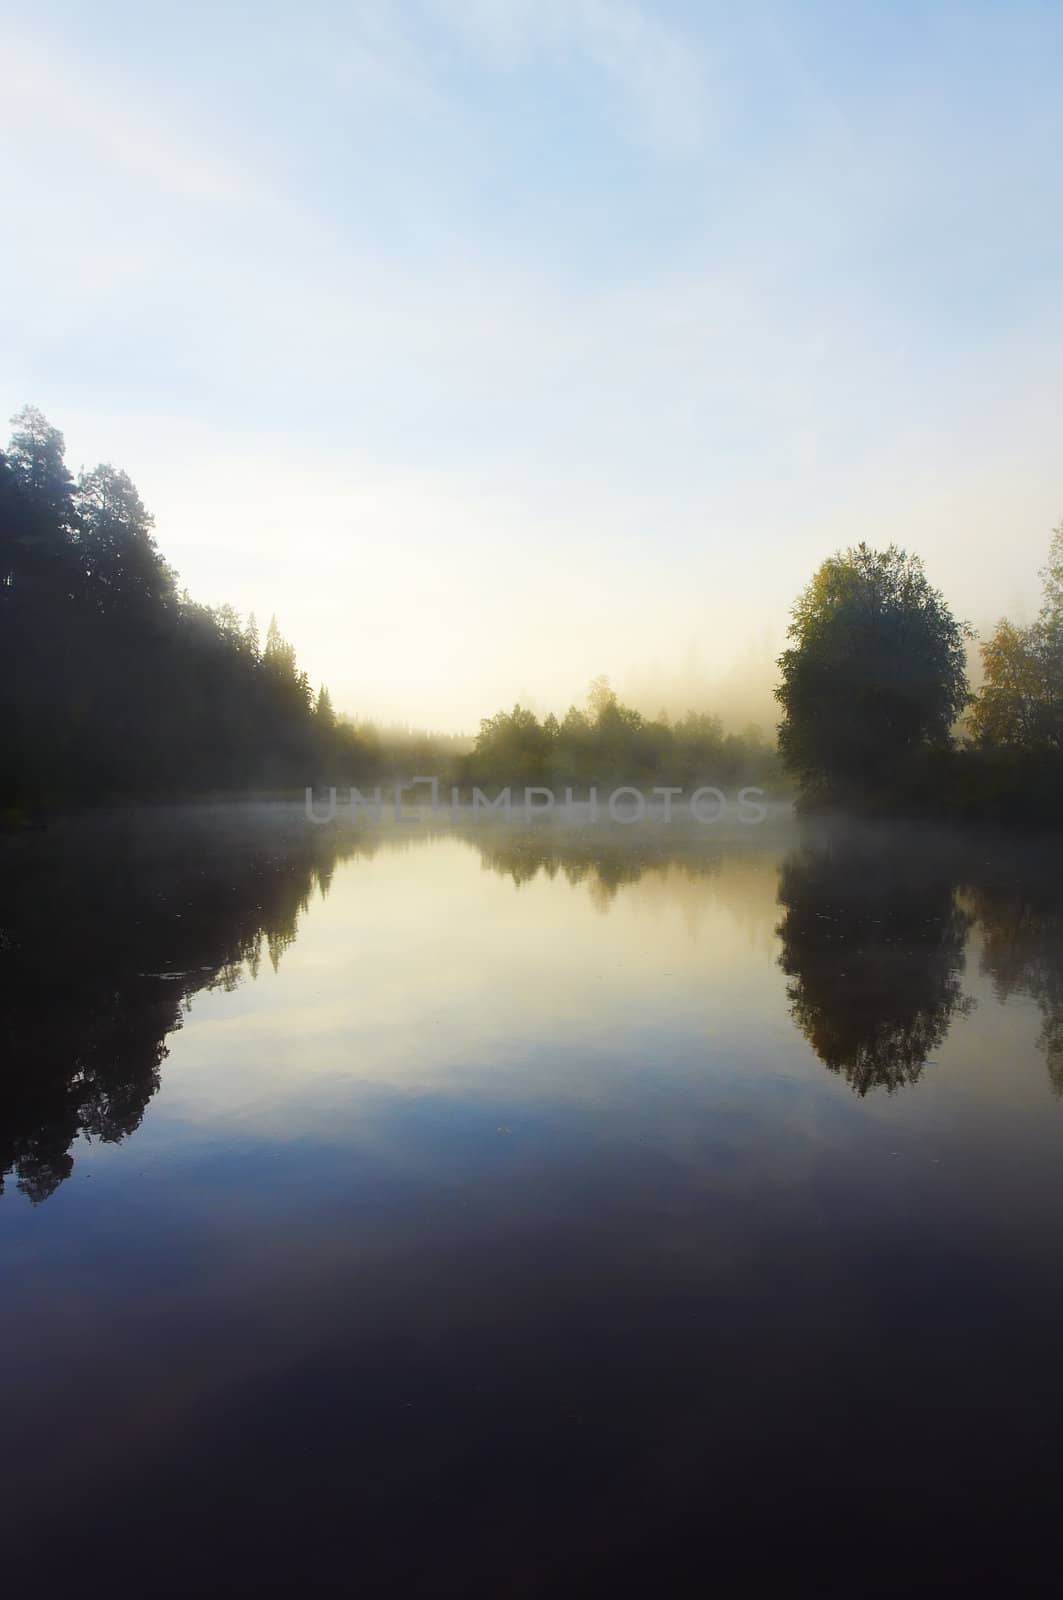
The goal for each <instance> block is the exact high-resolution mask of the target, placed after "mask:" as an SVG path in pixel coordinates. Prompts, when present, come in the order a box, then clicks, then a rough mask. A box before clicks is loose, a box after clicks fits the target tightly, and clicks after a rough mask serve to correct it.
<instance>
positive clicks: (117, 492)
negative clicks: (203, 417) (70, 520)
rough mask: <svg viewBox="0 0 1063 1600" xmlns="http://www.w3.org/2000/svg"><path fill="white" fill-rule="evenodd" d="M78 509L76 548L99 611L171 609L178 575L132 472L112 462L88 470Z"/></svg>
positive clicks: (80, 488)
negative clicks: (165, 554) (162, 547)
mask: <svg viewBox="0 0 1063 1600" xmlns="http://www.w3.org/2000/svg"><path fill="white" fill-rule="evenodd" d="M76 506H77V514H78V532H77V548H78V551H79V553H80V555H81V559H82V565H83V571H84V576H85V579H86V582H87V584H88V588H89V591H90V593H91V595H92V597H93V601H94V604H95V606H96V607H97V609H99V610H101V611H110V610H114V609H116V608H122V609H130V608H133V607H137V608H139V609H141V610H147V609H149V608H153V607H161V606H169V605H172V604H173V603H174V601H175V599H176V592H177V591H176V584H175V581H174V575H173V572H172V570H171V569H170V567H169V566H168V565H167V563H166V562H165V561H164V560H163V558H162V556H161V555H160V554H159V551H158V547H157V545H156V543H155V540H154V538H153V536H152V532H151V530H152V526H153V524H154V520H155V519H154V518H153V517H152V516H151V514H150V512H148V511H147V510H145V508H144V502H143V501H142V500H141V498H140V495H139V494H138V493H137V489H136V485H135V484H134V483H133V480H132V479H131V478H130V476H129V474H128V473H126V472H122V471H121V469H120V468H118V467H112V466H111V465H110V463H109V462H101V464H100V465H99V466H98V467H94V468H93V470H92V471H91V472H83V473H82V474H81V476H80V477H79V479H78V485H77V495H76Z"/></svg>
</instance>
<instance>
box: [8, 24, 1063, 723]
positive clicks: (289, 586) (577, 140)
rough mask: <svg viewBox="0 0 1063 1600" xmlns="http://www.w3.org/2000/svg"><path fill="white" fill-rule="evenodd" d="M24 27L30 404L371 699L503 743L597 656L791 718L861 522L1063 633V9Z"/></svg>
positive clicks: (565, 697) (617, 677)
mask: <svg viewBox="0 0 1063 1600" xmlns="http://www.w3.org/2000/svg"><path fill="white" fill-rule="evenodd" d="M2 15H3V18H4V43H3V54H4V58H5V96H4V104H3V105H2V106H0V136H2V137H3V139H4V142H5V145H6V146H7V147H8V148H9V162H8V168H7V170H8V177H9V189H10V199H9V203H10V209H11V215H12V216H18V217H19V221H20V236H19V248H18V249H17V250H9V251H8V252H6V254H5V257H4V260H3V262H2V263H0V282H2V283H3V286H4V291H5V298H6V301H7V305H8V307H9V318H8V325H7V327H6V329H5V338H4V351H3V354H4V361H3V372H2V377H0V403H2V404H3V406H4V415H5V416H6V415H9V414H11V413H12V412H14V411H15V410H16V409H17V408H18V407H19V406H21V405H23V404H25V403H27V402H28V403H32V404H35V405H38V406H40V407H41V408H42V410H44V411H45V412H46V413H47V415H48V416H49V418H50V419H51V421H52V422H54V423H55V425H56V426H57V427H59V428H61V429H62V430H63V432H64V433H65V435H66V440H67V456H68V461H69V462H70V464H71V466H72V467H73V469H74V470H75V471H76V470H77V469H78V467H79V466H81V465H86V466H91V465H93V464H95V462H96V461H98V460H110V461H113V462H115V463H116V464H117V465H120V466H123V467H125V468H126V470H127V471H128V472H129V473H130V475H131V476H132V477H133V479H134V480H135V482H136V483H137V485H138V488H139V489H140V492H141V495H142V496H143V498H144V501H145V503H146V504H147V505H148V507H149V508H150V510H151V511H152V512H153V513H154V515H155V518H156V535H157V538H158V541H159V545H160V548H161V550H162V551H163V553H164V554H165V556H166V557H167V559H168V560H169V561H170V562H172V564H173V565H174V567H175V568H176V569H177V571H178V573H179V574H180V578H181V582H182V584H184V585H186V586H187V587H188V589H189V591H190V592H191V593H192V595H193V596H194V597H195V598H196V599H198V600H201V601H204V602H207V603H212V604H221V603H223V602H229V603H231V604H232V605H233V606H235V607H236V608H237V609H238V610H239V611H240V612H241V613H247V612H249V611H254V612H255V613H256V615H257V616H258V619H259V622H260V625H262V626H263V627H264V626H265V623H266V622H267V621H268V619H269V616H270V615H271V614H272V613H274V612H275V613H276V615H277V617H278V619H279V621H280V624H281V627H282V629H283V631H284V633H285V635H286V636H287V637H288V638H290V639H291V640H292V641H293V643H294V644H295V645H296V647H297V650H298V654H299V659H300V662H301V663H302V664H303V665H305V667H306V669H307V671H308V672H309V674H310V677H311V678H312V680H313V682H314V683H315V684H317V683H319V682H322V681H324V682H326V683H327V684H328V685H329V686H330V688H331V690H332V693H333V697H334V700H335V704H336V706H337V708H338V709H339V710H342V711H344V712H346V713H348V714H351V715H353V716H356V717H359V718H361V717H367V718H368V717H372V718H376V719H379V720H382V721H393V722H403V723H408V724H411V725H417V726H426V727H431V728H434V729H438V730H440V731H455V732H457V731H460V732H464V733H472V732H475V730H476V728H477V725H478V723H479V719H480V718H481V717H482V716H484V715H487V714H490V713H491V712H492V711H493V710H495V709H497V708H498V707H500V706H507V705H512V704H513V702H514V701H516V700H521V701H522V702H524V703H526V704H530V705H531V706H532V707H533V708H535V709H537V710H539V711H546V710H563V709H564V707H565V706H566V705H567V704H569V703H570V702H572V701H579V700H582V698H583V696H584V694H585V691H586V685H587V683H588V682H589V680H590V679H591V678H592V677H593V676H595V675H596V674H598V673H606V674H608V675H609V677H610V678H611V680H612V682H613V684H614V686H615V687H616V688H617V690H618V692H619V693H620V694H621V695H622V696H623V697H624V698H625V699H629V700H630V701H632V702H633V703H635V704H636V705H639V706H640V707H641V708H642V709H645V710H647V711H648V712H650V713H653V712H655V711H656V710H657V709H658V707H659V706H666V707H667V708H668V709H670V710H673V711H675V710H678V709H681V708H682V706H683V705H684V704H689V703H695V704H696V703H699V702H700V703H705V702H707V701H710V700H712V699H713V697H716V698H717V699H718V702H719V704H718V707H716V706H714V708H718V709H719V710H720V711H721V712H722V714H724V715H725V716H727V717H728V719H729V720H730V721H733V722H741V721H745V720H756V721H759V722H761V723H762V724H765V723H767V724H768V725H770V723H771V722H772V721H773V720H774V708H773V705H772V702H771V697H770V688H771V679H772V662H773V660H774V657H775V656H776V655H777V654H778V652H779V650H780V649H781V648H782V645H783V637H784V633H785V628H786V622H787V614H788V610H789V607H790V605H791V603H792V601H793V600H794V598H795V596H796V595H797V593H798V592H799V591H800V589H801V588H802V587H803V586H804V585H805V583H806V582H807V581H808V578H809V577H810V575H811V573H812V571H813V570H814V569H815V567H816V566H817V565H818V563H819V562H820V561H821V560H822V559H823V557H824V556H826V555H827V554H829V553H830V552H831V551H832V550H833V549H835V548H837V547H839V546H843V545H847V544H850V543H854V542H857V541H858V540H860V539H867V540H869V541H871V542H873V543H887V542H889V541H891V540H892V541H895V542H897V543H899V544H901V545H904V546H905V547H907V548H909V549H913V550H915V551H917V552H918V553H919V554H921V555H922V556H923V557H924V559H925V562H926V567H927V573H928V576H929V578H930V580H931V581H932V583H934V584H935V585H936V586H939V587H940V588H942V589H943V590H944V592H945V594H946V596H947V598H948V600H949V602H950V604H951V606H952V608H953V610H954V611H955V612H956V614H957V615H958V616H960V617H963V618H966V619H967V620H969V621H970V622H971V623H973V624H974V625H975V626H976V627H978V628H980V629H983V630H984V629H985V628H986V627H987V626H989V625H991V623H992V622H993V621H994V620H995V619H996V617H997V616H999V615H1000V614H1001V613H1005V612H1006V613H1008V614H1009V615H1011V616H1012V617H1013V618H1014V620H1016V621H1019V622H1021V621H1024V620H1028V619H1029V618H1030V617H1031V616H1032V615H1033V613H1034V612H1035V611H1036V608H1037V604H1038V598H1039V583H1038V576H1037V573H1038V568H1039V567H1040V566H1042V565H1043V563H1044V560H1045V556H1046V553H1047V548H1048V541H1049V537H1050V532H1051V529H1052V527H1053V525H1054V524H1055V523H1056V522H1058V521H1059V519H1060V516H1061V515H1063V481H1061V478H1063V473H1061V470H1060V445H1059V435H1060V411H1061V407H1060V394H1061V383H1060V377H1059V373H1060V370H1061V361H1060V356H1061V354H1063V312H1061V309H1060V305H1059V297H1058V282H1059V275H1060V267H1061V265H1063V262H1061V256H1063V225H1061V223H1060V220H1059V207H1058V204H1057V203H1056V201H1057V198H1058V190H1059V177H1058V171H1057V152H1058V149H1059V148H1060V144H1061V137H1060V136H1061V134H1063V100H1061V99H1060V97H1059V94H1058V82H1057V79H1058V67H1057V62H1058V59H1059V47H1060V44H1061V43H1063V15H1061V14H1060V13H1058V12H1053V11H1051V10H1049V9H1048V8H1045V7H1041V6H1036V5H1018V6H1015V7H1009V8H1007V9H1006V10H1003V9H1001V8H993V7H983V6H973V7H969V8H966V9H965V12H964V14H963V15H962V16H958V15H956V14H945V13H938V12H936V11H934V10H932V9H929V10H928V9H926V8H921V7H918V6H909V5H905V6H901V7H895V8H890V9H889V10H888V11H884V10H883V11H872V10H869V9H857V10H853V9H852V8H843V7H841V6H838V5H816V6H811V7H808V6H801V7H796V6H780V5H765V6H754V7H752V8H748V9H743V10H742V12H741V13H740V14H735V13H733V12H732V11H730V10H728V9H726V8H717V7H708V8H705V7H694V6H692V5H687V6H683V5H654V6H649V5H638V4H633V3H616V4H610V3H607V0H572V3H570V4H567V5H561V4H552V3H549V0H543V3H540V4H538V5H532V4H530V3H522V0H497V3H490V0H476V3H468V4H463V5H460V4H450V3H447V0H435V3H429V0H426V3H423V4H410V5H408V6H404V7H389V6H383V5H377V4H364V5H353V6H342V7H341V6H339V5H326V4H311V5H309V6H307V7H305V8H303V9H302V10H301V12H300V14H299V15H298V16H295V15H294V14H292V13H285V12H284V11H283V10H282V11H272V10H271V11H268V12H264V13H262V15H261V17H260V19H259V20H258V21H257V22H256V23H255V24H254V25H253V26H251V27H249V26H248V23H247V21H246V19H245V18H243V17H240V16H236V15H235V14H233V15H226V14H224V13H223V12H220V11H217V10H216V9H215V8H208V7H203V6H196V5H192V6H188V5H182V6H181V7H176V6H173V5H168V4H163V5H160V6H156V7H152V8H150V10H145V9H143V8H136V7H133V6H132V5H127V4H124V3H115V0H109V3H104V4H101V5H98V6H96V7H94V8H92V9H91V11H89V10H79V9H78V8H73V7H68V6H66V5H63V4H57V3H49V0H43V3H42V4H40V5H39V6H38V7H36V8H35V9H34V13H33V18H32V21H31V20H29V18H28V17H27V15H26V14H25V12H23V11H20V12H18V13H16V12H15V11H14V9H13V8H11V7H6V6H5V7H4V8H3V11H2ZM27 150H31V151H32V160H26V159H25V156H24V152H26V151H27ZM20 152H21V153H23V154H21V155H20Z"/></svg>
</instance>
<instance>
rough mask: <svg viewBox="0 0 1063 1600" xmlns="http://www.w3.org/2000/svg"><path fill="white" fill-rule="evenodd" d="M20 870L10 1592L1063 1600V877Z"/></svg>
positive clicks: (238, 842) (479, 849)
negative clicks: (1062, 1531)
mask: <svg viewBox="0 0 1063 1600" xmlns="http://www.w3.org/2000/svg"><path fill="white" fill-rule="evenodd" d="M633 833H634V834H635V837H632V834H633ZM0 870H2V872H3V896H2V901H0V984H2V991H0V1007H2V1009H0V1021H2V1025H3V1030H4V1063H3V1068H2V1078H0V1168H3V1170H4V1171H6V1172H7V1173H8V1174H9V1175H8V1176H7V1178H6V1180H5V1191H4V1193H3V1195H2V1198H0V1266H2V1271H3V1285H4V1291H3V1294H4V1298H3V1316H2V1318H0V1373H2V1376H3V1400H4V1405H3V1442H4V1448H3V1453H2V1462H3V1467H2V1470H3V1473H4V1486H3V1495H2V1498H0V1532H2V1536H3V1538H2V1549H3V1567H2V1570H3V1572H4V1575H5V1576H6V1577H7V1578H8V1580H9V1582H10V1583H11V1584H12V1585H15V1586H16V1587H14V1588H13V1589H12V1592H21V1593H27V1592H33V1593H36V1594H46V1595H50V1594H59V1593H63V1594H67V1593H74V1594H77V1593H96V1592H100V1593H107V1594H111V1595H125V1594H138V1595H151V1594H163V1593H166V1594H168V1593H183V1594H195V1593H215V1592H217V1593H266V1592H271V1591H272V1592H277V1593H313V1592H344V1593H346V1592H350V1593H362V1594H378V1593H393V1594H400V1595H401V1594H471V1593H477V1594H479V1593H483V1594H492V1595H493V1594H498V1595H538V1594H556V1593H561V1592H565V1593H569V1592H571V1593H577V1594H592V1593H593V1594H597V1593H602V1594H617V1593H638V1594H647V1595H653V1594H667V1593H679V1592H682V1593H687V1592H690V1593H698V1594H705V1593H711V1592H720V1593H724V1594H734V1593H744V1592H747V1591H748V1592H752V1591H759V1592H765V1590H764V1588H763V1586H764V1585H765V1584H767V1585H768V1589H767V1591H766V1592H769V1593H774V1592H778V1593H795V1592H797V1593H806V1592H807V1593H819V1594H822V1593H838V1594H847V1595H859V1594H865V1593H878V1592H881V1593H905V1592H940V1591H941V1590H948V1589H950V1588H955V1590H956V1592H958V1593H959V1592H964V1593H970V1592H972V1590H973V1589H975V1588H978V1587H984V1588H987V1589H991V1590H993V1591H995V1592H998V1593H1006V1592H1008V1591H1009V1589H1010V1588H1012V1587H1014V1586H1015V1585H1017V1584H1018V1583H1020V1582H1024V1581H1027V1580H1029V1579H1032V1578H1039V1579H1042V1580H1045V1581H1048V1580H1054V1579H1055V1577H1056V1569H1057V1564H1058V1556H1057V1550H1058V1531H1057V1530H1058V1518H1059V1501H1060V1461H1061V1459H1063V1443H1061V1440H1063V1098H1061V1091H1063V889H1061V887H1060V884H1061V875H1060V873H1059V858H1058V857H1057V856H1056V854H1055V852H1052V851H1046V850H1041V851H1038V850H1036V849H1034V848H1033V847H1031V846H1025V847H1023V848H1019V847H1017V846H1014V845H1010V844H1007V843H1004V842H1000V841H993V840H985V839H979V838H973V837H972V838H967V839H962V840H958V839H955V838H947V837H934V836H916V835H911V834H904V833H899V832H881V831H880V832H878V833H873V832H859V833H858V832H855V831H852V830H849V829H842V828H838V827H835V828H821V829H819V830H818V831H817V832H816V833H814V834H806V835H802V834H800V833H799V832H798V831H797V830H796V829H795V828H793V827H792V826H787V827H778V826H774V825H771V824H769V825H767V826H766V827H765V828H763V829H755V830H747V831H746V833H745V834H744V835H742V836H740V837H735V838H731V839H728V838H717V837H716V836H708V835H707V834H706V831H705V830H701V831H700V832H699V833H698V835H697V836H696V837H687V836H686V835H685V834H684V833H683V832H682V830H681V829H678V830H677V829H674V828H673V829H665V828H661V827H657V828H652V827H647V828H645V829H640V830H631V829H624V830H615V831H613V832H608V831H606V830H603V829H601V828H598V829H585V830H583V831H578V830H575V831H574V830H566V829H556V828H547V827H543V828H540V829H538V830H536V831H535V832H534V833H531V834H528V833H521V832H520V831H519V830H517V829H505V828H501V827H491V828H486V827H484V826H481V827H479V828H477V829H467V830H466V831H465V833H464V834H463V835H460V834H459V835H452V836H431V835H429V834H428V832H427V830H426V829H417V828H410V829H407V830H405V832H404V833H402V834H399V833H398V832H396V830H394V829H390V830H388V829H385V830H384V831H383V832H382V833H381V832H374V831H373V830H371V829H367V830H365V831H362V832H355V831H354V830H353V829H352V828H351V827H350V826H349V825H344V824H338V825H337V826H335V827H333V828H314V827H310V826H306V825H304V824H303V822H302V821H301V819H300V816H299V814H298V813H297V812H295V811H284V810H282V809H280V808H275V809H273V810H254V809H251V808H228V809H226V810H219V811H207V810H199V811H189V812H185V813H181V814H165V813H157V814H155V815H153V816H139V817H135V816H133V817H131V816H126V817H114V818H110V819H103V820H100V819H97V820H95V821H93V822H91V823H83V824H79V825H69V826H65V827H60V828H57V829H53V830H49V832H48V833H46V834H41V835H39V836H27V837H25V838H19V839H15V840H8V841H5V842H3V844H2V848H0Z"/></svg>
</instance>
